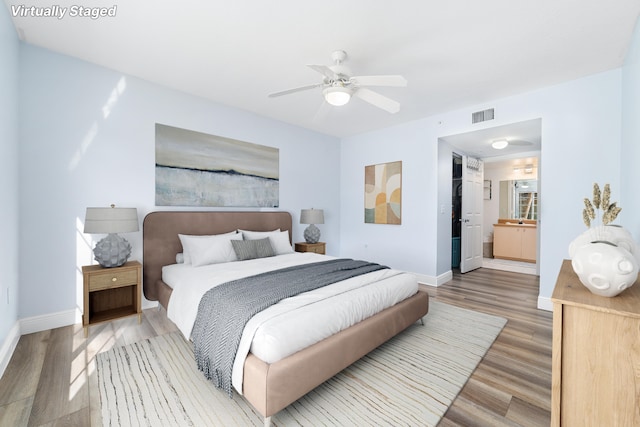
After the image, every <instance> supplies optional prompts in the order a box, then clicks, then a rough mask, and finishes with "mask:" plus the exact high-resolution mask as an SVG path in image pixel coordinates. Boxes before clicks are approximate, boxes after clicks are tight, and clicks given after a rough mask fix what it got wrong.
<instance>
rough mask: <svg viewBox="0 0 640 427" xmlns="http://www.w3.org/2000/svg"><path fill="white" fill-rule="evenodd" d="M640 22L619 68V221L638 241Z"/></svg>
mask: <svg viewBox="0 0 640 427" xmlns="http://www.w3.org/2000/svg"><path fill="white" fill-rule="evenodd" d="M639 118H640V21H638V23H636V28H635V31H634V33H633V39H632V40H631V45H630V47H629V52H628V53H627V56H626V58H625V63H624V66H623V67H622V157H621V160H620V164H621V169H622V177H623V179H622V185H621V191H622V196H621V203H619V205H620V206H621V207H622V211H621V212H620V221H619V222H620V224H622V225H624V227H625V228H626V229H628V230H629V231H630V232H631V233H632V234H633V236H634V238H635V241H636V242H638V243H640V218H639V217H638V212H640V197H638V195H639V192H638V184H639V183H640V167H638V160H640V119H639Z"/></svg>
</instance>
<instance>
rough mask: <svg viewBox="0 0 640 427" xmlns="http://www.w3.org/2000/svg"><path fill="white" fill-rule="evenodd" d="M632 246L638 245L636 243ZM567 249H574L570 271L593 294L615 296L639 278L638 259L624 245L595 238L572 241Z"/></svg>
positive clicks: (571, 250)
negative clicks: (571, 244) (586, 240)
mask: <svg viewBox="0 0 640 427" xmlns="http://www.w3.org/2000/svg"><path fill="white" fill-rule="evenodd" d="M632 242H633V241H632ZM572 243H573V242H572ZM634 249H637V247H636V246H635V244H634ZM570 252H573V256H572V258H571V265H572V267H573V271H575V272H576V274H577V275H578V278H579V279H580V282H582V284H583V285H584V286H586V287H587V289H589V290H590V291H591V292H592V293H594V294H596V295H600V296H603V297H614V296H616V295H618V294H619V293H620V292H622V291H624V290H625V289H627V288H629V287H630V286H632V285H633V284H634V283H635V281H636V279H637V278H638V260H637V259H636V256H634V255H632V253H631V252H629V251H628V250H627V249H625V248H624V247H623V246H617V245H615V244H613V243H611V242H603V241H594V242H588V243H584V244H580V245H574V247H573V248H572V249H570Z"/></svg>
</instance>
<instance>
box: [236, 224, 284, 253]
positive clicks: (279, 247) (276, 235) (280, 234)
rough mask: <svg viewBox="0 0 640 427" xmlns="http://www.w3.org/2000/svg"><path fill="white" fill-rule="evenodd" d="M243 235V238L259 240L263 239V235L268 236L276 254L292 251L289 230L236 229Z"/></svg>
mask: <svg viewBox="0 0 640 427" xmlns="http://www.w3.org/2000/svg"><path fill="white" fill-rule="evenodd" d="M238 231H239V232H240V233H242V235H243V236H244V240H259V239H264V238H265V237H268V238H269V243H271V247H272V248H273V250H274V252H275V253H276V255H283V254H290V253H292V252H293V247H292V246H291V243H289V232H288V231H286V230H285V231H280V229H279V228H278V229H277V230H273V231H249V230H238Z"/></svg>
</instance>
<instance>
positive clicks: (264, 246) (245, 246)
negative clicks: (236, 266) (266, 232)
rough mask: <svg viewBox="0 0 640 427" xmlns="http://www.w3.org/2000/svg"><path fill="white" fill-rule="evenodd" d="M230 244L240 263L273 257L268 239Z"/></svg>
mask: <svg viewBox="0 0 640 427" xmlns="http://www.w3.org/2000/svg"><path fill="white" fill-rule="evenodd" d="M231 244H232V245H233V250H234V251H235V253H236V256H237V257H238V259H239V260H240V261H244V260H247V259H255V258H266V257H271V256H274V255H275V252H274V251H273V248H272V247H271V243H269V238H268V237H266V238H264V239H258V240H232V241H231Z"/></svg>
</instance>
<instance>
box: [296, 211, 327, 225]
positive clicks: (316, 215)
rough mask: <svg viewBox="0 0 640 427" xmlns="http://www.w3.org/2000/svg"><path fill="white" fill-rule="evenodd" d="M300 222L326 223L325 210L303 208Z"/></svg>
mask: <svg viewBox="0 0 640 427" xmlns="http://www.w3.org/2000/svg"><path fill="white" fill-rule="evenodd" d="M300 224H324V212H323V210H322V209H302V211H300Z"/></svg>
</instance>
